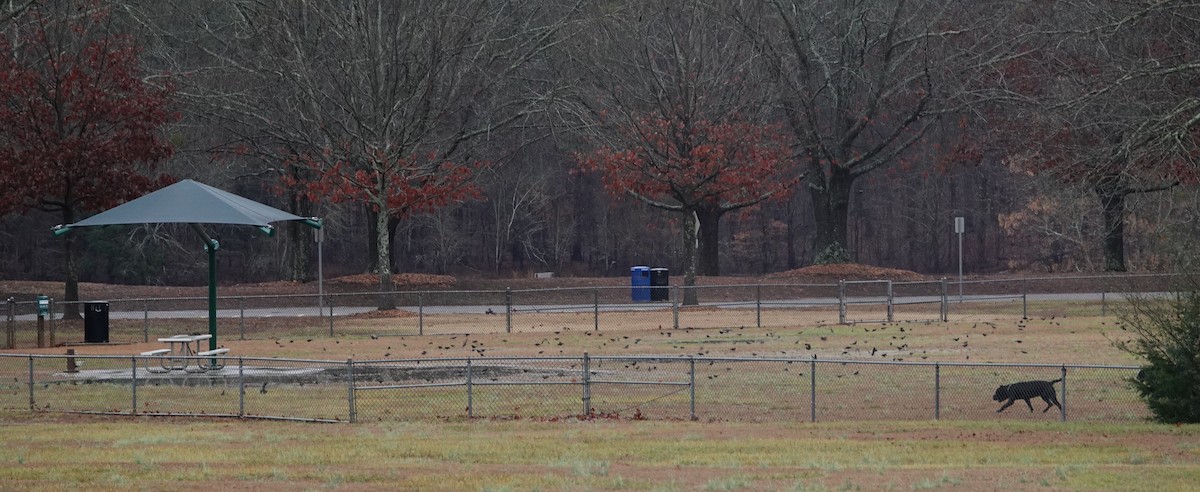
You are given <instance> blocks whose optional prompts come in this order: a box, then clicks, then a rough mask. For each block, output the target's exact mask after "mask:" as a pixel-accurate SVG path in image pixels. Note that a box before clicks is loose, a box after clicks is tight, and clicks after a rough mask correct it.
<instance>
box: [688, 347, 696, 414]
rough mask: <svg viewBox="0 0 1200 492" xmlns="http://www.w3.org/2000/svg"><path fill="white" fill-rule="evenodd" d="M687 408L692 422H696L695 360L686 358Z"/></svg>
mask: <svg viewBox="0 0 1200 492" xmlns="http://www.w3.org/2000/svg"><path fill="white" fill-rule="evenodd" d="M688 391H689V392H690V393H691V394H690V395H688V398H689V404H688V408H689V411H690V413H691V417H692V420H696V358H695V357H688Z"/></svg>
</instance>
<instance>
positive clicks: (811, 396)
mask: <svg viewBox="0 0 1200 492" xmlns="http://www.w3.org/2000/svg"><path fill="white" fill-rule="evenodd" d="M808 407H809V408H808V410H809V413H810V415H809V419H808V420H809V422H816V421H817V359H813V360H811V361H809V362H808Z"/></svg>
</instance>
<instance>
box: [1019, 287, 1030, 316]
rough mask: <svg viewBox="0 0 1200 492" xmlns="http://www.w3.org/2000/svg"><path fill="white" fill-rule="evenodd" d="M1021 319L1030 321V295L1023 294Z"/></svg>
mask: <svg viewBox="0 0 1200 492" xmlns="http://www.w3.org/2000/svg"><path fill="white" fill-rule="evenodd" d="M1021 319H1029V294H1026V293H1024V292H1022V293H1021Z"/></svg>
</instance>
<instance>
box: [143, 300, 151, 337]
mask: <svg viewBox="0 0 1200 492" xmlns="http://www.w3.org/2000/svg"><path fill="white" fill-rule="evenodd" d="M142 343H150V301H149V300H147V299H142Z"/></svg>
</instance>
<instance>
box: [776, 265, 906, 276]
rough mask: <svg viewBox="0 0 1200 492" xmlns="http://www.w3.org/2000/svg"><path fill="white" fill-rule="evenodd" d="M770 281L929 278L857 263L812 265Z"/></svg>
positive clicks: (781, 274)
mask: <svg viewBox="0 0 1200 492" xmlns="http://www.w3.org/2000/svg"><path fill="white" fill-rule="evenodd" d="M766 277H767V278H770V279H789V280H790V279H826V280H927V279H928V278H929V277H927V276H925V275H921V274H919V273H917V272H914V271H911V270H900V269H896V268H884V267H877V266H871V265H860V264H857V263H835V264H830V265H812V266H806V267H804V268H797V269H795V270H788V271H786V272H778V273H772V274H769V275H767V276H766Z"/></svg>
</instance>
